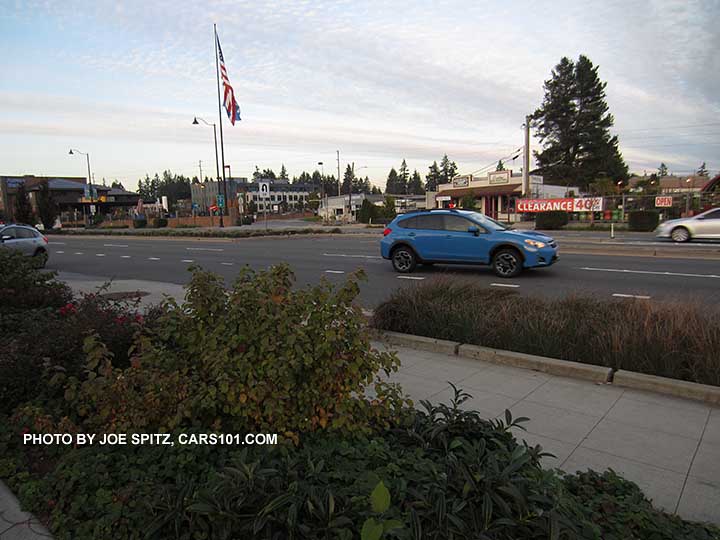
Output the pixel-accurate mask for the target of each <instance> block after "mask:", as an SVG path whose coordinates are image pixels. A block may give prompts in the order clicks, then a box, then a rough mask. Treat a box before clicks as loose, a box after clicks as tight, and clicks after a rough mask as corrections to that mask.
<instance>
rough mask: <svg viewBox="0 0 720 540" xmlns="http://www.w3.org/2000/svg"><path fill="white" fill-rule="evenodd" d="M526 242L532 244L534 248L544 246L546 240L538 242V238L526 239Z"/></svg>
mask: <svg viewBox="0 0 720 540" xmlns="http://www.w3.org/2000/svg"><path fill="white" fill-rule="evenodd" d="M525 243H526V244H527V245H528V246H532V247H534V248H544V247H545V242H538V241H537V240H525Z"/></svg>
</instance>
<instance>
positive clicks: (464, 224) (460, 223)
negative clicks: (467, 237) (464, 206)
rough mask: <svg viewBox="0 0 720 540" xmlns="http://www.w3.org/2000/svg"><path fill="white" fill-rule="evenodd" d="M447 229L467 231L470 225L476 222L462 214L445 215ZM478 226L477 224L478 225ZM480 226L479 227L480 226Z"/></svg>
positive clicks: (445, 227)
mask: <svg viewBox="0 0 720 540" xmlns="http://www.w3.org/2000/svg"><path fill="white" fill-rule="evenodd" d="M443 218H444V219H443V221H444V222H445V226H444V227H443V228H444V229H445V230H446V231H457V232H467V230H468V227H472V226H473V225H474V223H471V222H470V221H469V220H467V219H465V218H463V217H460V216H443ZM476 227H477V225H476ZM478 228H479V227H478Z"/></svg>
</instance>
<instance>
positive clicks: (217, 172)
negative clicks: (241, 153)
mask: <svg viewBox="0 0 720 540" xmlns="http://www.w3.org/2000/svg"><path fill="white" fill-rule="evenodd" d="M198 120H200V122H202V123H203V124H205V125H206V126H212V128H213V141H214V143H215V181H216V182H217V183H218V187H220V161H219V160H218V144H217V129H216V128H217V126H216V125H215V124H214V123H212V124H211V123H210V122H208V121H207V120H205V119H203V118H200V117H199V116H196V117H195V118H193V121H192V123H193V126H197V125H199V124H200V122H198ZM224 172H225V171H223V173H224ZM201 176H202V175H201ZM200 181H201V182H202V181H203V179H202V178H200ZM224 187H225V183H224V182H223V189H224ZM219 191H220V190H219V189H218V192H219ZM223 193H224V197H225V204H226V205H227V193H226V192H223ZM215 202H217V201H215ZM222 215H223V213H222V212H220V226H221V227H223V226H224V224H223V218H222Z"/></svg>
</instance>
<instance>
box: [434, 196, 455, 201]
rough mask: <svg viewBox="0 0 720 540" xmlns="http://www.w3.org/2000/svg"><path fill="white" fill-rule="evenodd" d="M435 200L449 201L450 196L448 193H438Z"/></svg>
mask: <svg viewBox="0 0 720 540" xmlns="http://www.w3.org/2000/svg"><path fill="white" fill-rule="evenodd" d="M435 200H436V201H451V200H452V197H450V196H449V195H438V196H437V197H435Z"/></svg>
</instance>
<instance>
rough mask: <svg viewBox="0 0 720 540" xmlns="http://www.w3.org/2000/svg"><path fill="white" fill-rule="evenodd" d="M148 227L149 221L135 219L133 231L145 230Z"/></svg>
mask: <svg viewBox="0 0 720 540" xmlns="http://www.w3.org/2000/svg"><path fill="white" fill-rule="evenodd" d="M146 226H147V219H145V218H135V219H133V229H144V228H145V227H146Z"/></svg>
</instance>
